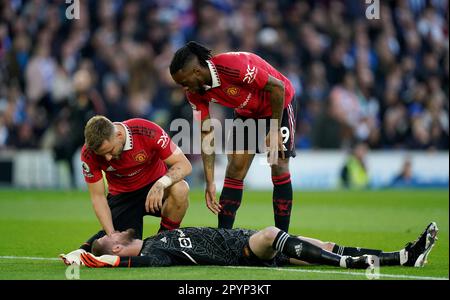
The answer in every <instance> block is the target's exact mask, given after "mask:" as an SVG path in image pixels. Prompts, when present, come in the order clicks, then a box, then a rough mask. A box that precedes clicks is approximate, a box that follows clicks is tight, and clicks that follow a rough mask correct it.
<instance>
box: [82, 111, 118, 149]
mask: <svg viewBox="0 0 450 300" xmlns="http://www.w3.org/2000/svg"><path fill="white" fill-rule="evenodd" d="M114 131H115V127H114V124H113V123H112V122H111V121H110V120H109V119H108V118H106V117H105V116H94V117H92V118H90V119H89V121H88V122H87V123H86V126H85V127H84V142H85V144H86V147H87V148H88V149H89V150H92V151H94V152H95V151H97V150H98V149H99V148H100V147H101V146H102V144H103V142H104V141H105V140H109V139H111V137H112V136H113V134H114Z"/></svg>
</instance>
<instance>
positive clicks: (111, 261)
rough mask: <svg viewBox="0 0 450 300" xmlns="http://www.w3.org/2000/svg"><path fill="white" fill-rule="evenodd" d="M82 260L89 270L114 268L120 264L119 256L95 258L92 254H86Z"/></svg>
mask: <svg viewBox="0 0 450 300" xmlns="http://www.w3.org/2000/svg"><path fill="white" fill-rule="evenodd" d="M80 258H81V261H82V262H83V263H84V264H85V265H86V266H87V267H89V268H112V267H117V266H118V265H119V263H120V256H117V255H102V256H95V255H94V254H92V253H89V252H84V253H82V254H81V257H80Z"/></svg>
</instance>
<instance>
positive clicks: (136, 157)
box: [134, 150, 147, 163]
mask: <svg viewBox="0 0 450 300" xmlns="http://www.w3.org/2000/svg"><path fill="white" fill-rule="evenodd" d="M134 160H135V161H136V162H138V163H143V162H145V161H146V160H147V153H145V150H141V151H139V152H138V153H137V154H135V155H134Z"/></svg>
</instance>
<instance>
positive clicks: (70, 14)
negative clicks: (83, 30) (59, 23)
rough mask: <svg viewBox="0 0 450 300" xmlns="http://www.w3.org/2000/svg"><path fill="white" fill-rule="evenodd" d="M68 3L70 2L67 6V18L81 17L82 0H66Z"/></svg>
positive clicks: (77, 18)
mask: <svg viewBox="0 0 450 300" xmlns="http://www.w3.org/2000/svg"><path fill="white" fill-rule="evenodd" d="M66 4H70V5H69V6H68V7H67V8H66V18H67V19H69V20H73V19H76V20H79V19H80V0H66Z"/></svg>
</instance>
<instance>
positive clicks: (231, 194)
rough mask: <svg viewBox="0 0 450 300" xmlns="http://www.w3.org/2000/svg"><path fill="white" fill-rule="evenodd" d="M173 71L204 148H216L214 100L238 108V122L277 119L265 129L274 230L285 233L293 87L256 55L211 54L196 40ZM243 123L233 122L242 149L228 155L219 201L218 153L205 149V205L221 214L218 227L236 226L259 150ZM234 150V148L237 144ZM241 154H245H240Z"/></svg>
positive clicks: (179, 56)
mask: <svg viewBox="0 0 450 300" xmlns="http://www.w3.org/2000/svg"><path fill="white" fill-rule="evenodd" d="M170 73H171V75H172V78H173V80H174V81H175V82H176V83H177V84H179V85H181V86H182V87H183V88H184V89H185V91H186V96H187V98H188V100H189V102H190V103H191V105H192V108H193V109H194V110H195V111H198V112H199V113H200V116H201V121H202V124H201V128H202V133H201V138H202V145H204V141H206V140H210V141H212V142H211V143H210V144H211V145H212V146H213V145H214V142H213V137H214V132H213V129H212V128H211V127H210V124H209V123H210V122H211V121H210V120H211V119H210V115H209V103H210V102H217V103H219V104H221V105H223V106H226V107H230V108H234V110H235V120H242V121H247V120H255V121H256V123H257V126H260V124H261V122H259V121H258V120H259V119H263V120H264V122H263V123H265V124H266V125H267V124H268V123H269V121H271V120H272V122H273V121H275V122H273V123H274V124H275V126H266V129H267V128H268V127H269V128H270V129H269V130H267V131H266V132H265V134H266V135H267V136H266V138H265V143H266V145H267V146H269V153H268V161H269V163H270V165H271V169H272V170H271V171H272V182H273V185H274V189H273V210H274V219H275V226H276V227H278V228H280V229H282V230H283V231H286V232H287V231H288V229H289V222H290V214H291V208H292V184H291V178H290V171H289V157H295V144H294V133H295V120H296V116H295V114H296V105H295V104H296V103H295V101H293V99H294V88H293V86H292V83H291V82H290V81H289V80H288V79H287V78H286V77H285V76H283V75H282V74H281V73H280V72H278V71H277V70H276V69H275V68H274V67H272V66H271V65H270V64H269V63H267V62H266V61H265V60H263V59H262V58H261V57H259V56H257V55H255V54H252V53H247V52H229V53H223V54H219V55H216V56H212V55H211V50H210V49H207V48H206V47H204V46H202V45H200V44H198V43H196V42H192V41H191V42H189V43H187V44H186V45H185V46H184V47H182V48H180V49H178V50H177V52H176V53H175V55H174V57H173V59H172V62H171V65H170ZM273 123H272V124H273ZM239 124H240V125H242V122H238V123H235V128H234V130H235V131H236V130H239V131H240V132H244V139H245V141H244V145H243V149H236V148H235V147H234V148H233V153H231V154H229V155H228V165H227V169H226V174H225V182H224V187H223V190H222V194H221V196H220V200H219V203H217V201H216V186H215V184H214V161H215V154H214V153H213V152H212V151H209V152H212V153H211V154H209V153H206V151H205V149H203V147H202V159H203V167H204V173H205V179H206V191H205V198H206V205H207V206H208V208H209V209H210V210H211V211H212V212H213V213H215V214H219V217H218V218H219V227H220V228H232V227H233V223H234V220H235V216H236V212H237V210H238V208H239V206H240V204H241V200H242V190H243V188H244V183H243V180H244V178H245V176H246V174H247V171H248V169H249V168H250V165H251V163H252V161H253V158H254V155H255V153H258V152H261V151H260V149H256V151H251V150H252V149H250V146H249V143H247V140H248V138H249V136H250V135H251V133H248V132H246V130H245V129H243V128H236V126H240V125H239ZM241 127H243V126H241ZM258 132H259V129H258ZM235 137H236V136H235ZM237 142H238V143H239V141H237ZM257 144H258V142H257ZM233 146H236V145H235V144H234V143H233ZM208 150H210V149H208ZM238 150H245V152H244V153H238ZM240 152H241V151H240Z"/></svg>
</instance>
